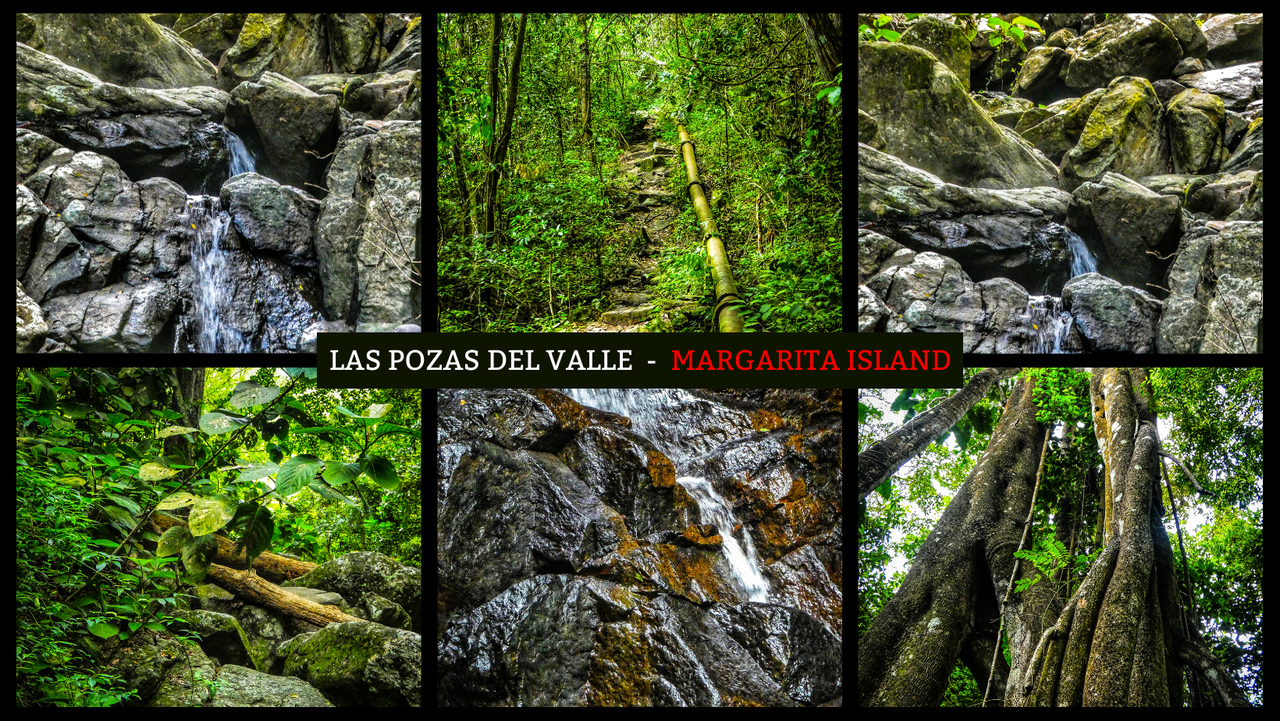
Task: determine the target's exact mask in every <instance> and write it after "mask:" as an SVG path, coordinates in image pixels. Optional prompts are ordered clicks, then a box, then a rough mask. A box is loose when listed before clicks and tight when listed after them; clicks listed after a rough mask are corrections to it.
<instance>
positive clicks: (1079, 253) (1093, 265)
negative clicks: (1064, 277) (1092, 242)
mask: <svg viewBox="0 0 1280 721" xmlns="http://www.w3.org/2000/svg"><path fill="white" fill-rule="evenodd" d="M1066 237H1067V249H1068V250H1070V251H1071V277H1072V278H1074V277H1076V276H1077V275H1084V274H1085V273H1097V272H1098V259H1097V258H1095V257H1093V253H1090V252H1089V246H1087V245H1085V244H1084V239H1083V238H1081V237H1080V236H1078V235H1076V234H1075V233H1073V232H1072V231H1070V230H1068V231H1066Z"/></svg>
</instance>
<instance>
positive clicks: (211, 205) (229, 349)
mask: <svg viewBox="0 0 1280 721" xmlns="http://www.w3.org/2000/svg"><path fill="white" fill-rule="evenodd" d="M189 201H190V205H191V222H192V224H193V225H195V226H196V243H195V248H194V250H193V252H192V254H191V263H192V266H193V267H194V269H195V283H196V285H195V288H194V295H195V302H196V307H197V317H198V318H199V323H200V333H199V336H198V343H197V348H196V350H197V351H199V352H201V353H248V352H249V351H250V348H249V342H248V341H247V340H246V339H245V337H244V335H243V334H242V333H240V332H239V331H237V330H236V329H235V328H233V327H231V326H230V325H228V324H227V323H226V321H225V318H226V315H227V313H228V312H229V311H230V310H231V304H232V302H233V294H232V291H233V290H234V284H233V283H232V278H231V268H230V267H229V262H230V256H229V255H228V253H227V252H226V250H225V249H224V248H223V247H222V246H223V244H224V243H225V242H226V237H227V228H228V227H229V226H230V225H231V216H230V215H228V214H227V213H226V211H224V210H222V207H221V205H220V202H219V200H218V199H217V198H214V197H210V196H207V195H199V196H193V197H191V198H190V199H189Z"/></svg>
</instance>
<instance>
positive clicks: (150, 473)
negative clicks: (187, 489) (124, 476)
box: [138, 463, 178, 481]
mask: <svg viewBox="0 0 1280 721" xmlns="http://www.w3.org/2000/svg"><path fill="white" fill-rule="evenodd" d="M176 475H178V472H177V471H175V470H173V469H172V468H170V467H168V466H162V465H160V464H159V463H146V464H143V466H142V467H141V468H139V469H138V478H140V479H142V480H144V481H163V480H164V479H166V478H173V477H174V476H176Z"/></svg>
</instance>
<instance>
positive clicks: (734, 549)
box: [676, 476, 769, 603]
mask: <svg viewBox="0 0 1280 721" xmlns="http://www.w3.org/2000/svg"><path fill="white" fill-rule="evenodd" d="M676 483H679V484H680V485H681V486H684V488H685V490H687V491H689V495H691V496H693V499H694V500H695V501H697V502H698V510H699V511H700V512H701V513H702V522H703V523H714V524H715V525H716V529H717V530H719V532H720V538H721V539H722V543H721V545H720V547H721V548H722V549H723V550H724V556H725V558H726V559H727V560H728V561H729V570H730V571H731V572H732V573H733V578H734V580H735V581H737V582H738V584H739V585H741V586H742V589H743V590H744V591H746V593H747V598H748V599H750V600H751V601H754V602H756V603H768V602H769V582H768V581H767V580H765V577H764V575H763V574H761V573H760V559H759V557H757V556H756V546H755V544H754V543H752V541H751V533H750V532H749V531H748V530H747V529H746V528H743V527H742V525H741V524H740V523H738V519H737V517H735V516H734V514H733V509H731V508H730V507H729V504H728V503H726V502H725V500H724V499H723V498H721V497H720V494H719V493H716V489H714V488H712V487H711V484H710V483H708V482H707V481H706V480H704V479H702V478H691V477H688V476H685V477H683V478H677V479H676ZM739 528H741V529H742V544H741V545H739V544H738V539H737V538H736V537H734V535H733V534H734V533H735V532H736V531H737V529H739Z"/></svg>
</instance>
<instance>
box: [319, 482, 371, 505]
mask: <svg viewBox="0 0 1280 721" xmlns="http://www.w3.org/2000/svg"><path fill="white" fill-rule="evenodd" d="M307 487H308V488H310V489H311V490H313V491H315V492H316V493H319V494H320V496H321V497H322V498H327V499H329V500H330V501H342V502H343V503H345V504H347V505H348V506H351V507H352V508H359V507H360V504H358V503H356V502H355V501H353V500H351V499H350V498H347V497H346V496H344V495H342V494H341V493H338V492H337V491H335V490H333V489H332V488H330V487H328V486H326V485H325V484H323V483H312V484H310V485H308V486H307Z"/></svg>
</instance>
